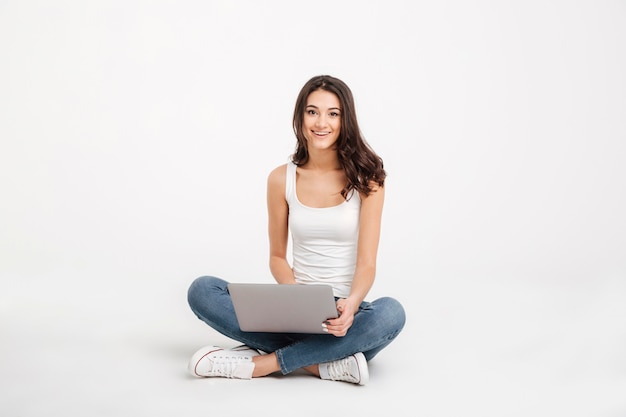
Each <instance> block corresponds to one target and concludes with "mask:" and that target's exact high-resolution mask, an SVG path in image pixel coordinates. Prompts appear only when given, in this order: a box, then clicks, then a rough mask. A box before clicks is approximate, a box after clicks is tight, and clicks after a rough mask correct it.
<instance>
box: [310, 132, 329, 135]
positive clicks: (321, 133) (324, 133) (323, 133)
mask: <svg viewBox="0 0 626 417" xmlns="http://www.w3.org/2000/svg"><path fill="white" fill-rule="evenodd" d="M313 133H315V134H316V135H326V134H328V132H313Z"/></svg>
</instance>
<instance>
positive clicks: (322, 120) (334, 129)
mask: <svg viewBox="0 0 626 417" xmlns="http://www.w3.org/2000/svg"><path fill="white" fill-rule="evenodd" d="M340 130H341V104H340V103H339V98H338V97H337V96H336V95H335V94H333V93H331V92H329V91H326V90H316V91H313V92H312V93H311V94H309V96H308V97H307V100H306V107H305V109H304V120H303V123H302V133H303V134H304V137H306V140H307V145H308V148H309V151H310V150H312V149H319V150H324V149H333V147H334V145H335V142H337V139H338V138H339V131H340Z"/></svg>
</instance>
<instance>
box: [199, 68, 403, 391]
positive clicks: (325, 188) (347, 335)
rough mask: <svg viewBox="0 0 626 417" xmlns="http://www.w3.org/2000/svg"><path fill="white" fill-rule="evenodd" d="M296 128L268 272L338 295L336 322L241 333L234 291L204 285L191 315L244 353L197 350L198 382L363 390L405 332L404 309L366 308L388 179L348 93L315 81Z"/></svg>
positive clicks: (273, 223) (210, 281)
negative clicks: (305, 376)
mask: <svg viewBox="0 0 626 417" xmlns="http://www.w3.org/2000/svg"><path fill="white" fill-rule="evenodd" d="M293 128H294V132H295V135H296V138H297V145H296V150H295V153H294V154H293V155H292V156H291V160H290V161H289V162H288V163H287V164H284V165H281V166H279V167H277V168H275V169H274V170H273V171H272V172H271V173H270V174H269V176H268V180H267V206H268V222H269V225H268V231H269V244H270V245H269V246H270V262H269V263H270V270H271V272H272V275H273V276H274V278H275V279H276V281H277V282H278V283H280V284H305V285H306V284H316V283H324V284H329V285H331V286H332V287H333V291H334V295H335V299H336V304H337V311H338V312H339V317H338V318H336V319H333V320H328V321H326V322H325V323H320V326H322V327H323V328H324V331H325V332H326V333H327V334H292V333H290V334H280V333H278V334H277V333H256V332H254V333H247V332H242V331H241V330H240V329H239V326H238V324H237V319H236V317H235V312H234V309H233V305H232V302H231V299H230V295H229V293H228V290H227V284H228V282H227V281H225V280H223V279H221V278H217V277H200V278H198V279H196V280H195V281H194V282H193V283H192V285H191V287H190V288H189V293H188V300H189V305H190V306H191V309H192V310H193V312H194V313H195V314H196V315H197V316H198V318H200V319H201V320H203V321H204V322H205V323H207V324H208V325H209V326H211V327H212V328H214V329H215V330H217V331H218V332H220V333H222V334H224V335H225V336H227V337H229V338H231V339H234V340H237V341H239V342H241V343H243V344H244V345H242V346H240V347H238V348H234V349H222V348H219V347H216V346H206V347H204V348H202V349H200V350H198V351H197V352H196V353H195V354H194V355H193V356H192V358H191V361H190V362H189V371H190V372H191V373H192V374H193V375H195V376H202V377H215V376H218V377H226V378H241V379H250V378H255V377H262V376H266V375H270V374H272V373H275V372H281V373H282V374H288V373H290V372H293V371H295V370H297V369H305V370H306V371H308V372H310V373H311V374H313V375H315V376H318V377H320V378H322V379H329V380H338V381H347V382H352V383H356V384H361V385H363V384H365V383H367V381H368V379H369V373H368V369H367V362H368V361H369V360H371V359H372V358H373V357H374V356H376V354H378V352H380V351H381V350H382V349H383V348H384V347H386V346H387V345H389V343H391V341H392V340H394V339H395V337H396V336H398V334H399V333H400V331H401V330H402V328H403V327H404V323H405V313H404V309H403V307H402V305H401V304H400V303H399V302H398V301H397V300H395V299H393V298H389V297H383V298H379V299H376V300H373V301H369V302H368V301H366V300H365V299H366V297H367V294H368V292H369V291H370V289H371V287H372V284H373V282H374V277H375V274H376V255H377V251H378V243H379V236H380V224H381V215H382V209H383V201H384V195H385V189H384V183H385V177H386V172H385V170H384V168H383V162H382V159H381V158H380V157H379V156H378V155H377V154H376V153H375V152H374V151H373V150H372V149H371V147H370V146H369V145H368V144H367V143H366V141H365V140H364V139H363V137H362V136H361V132H360V129H359V125H358V123H357V117H356V113H355V106H354V99H353V97H352V92H351V91H350V89H349V88H348V86H347V85H346V84H345V83H344V82H343V81H341V80H339V79H337V78H334V77H331V76H328V75H320V76H316V77H313V78H312V79H310V80H309V81H308V82H307V83H306V84H305V85H304V86H303V88H302V90H301V91H300V94H299V95H298V98H297V101H296V106H295V110H294V115H293ZM289 233H291V237H292V251H293V253H292V259H293V265H289V263H288V261H287V241H288V236H289Z"/></svg>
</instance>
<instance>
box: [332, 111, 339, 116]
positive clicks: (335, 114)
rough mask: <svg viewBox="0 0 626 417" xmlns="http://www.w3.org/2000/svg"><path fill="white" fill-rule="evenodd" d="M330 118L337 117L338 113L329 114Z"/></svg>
mask: <svg viewBox="0 0 626 417" xmlns="http://www.w3.org/2000/svg"><path fill="white" fill-rule="evenodd" d="M330 116H331V117H339V113H337V112H335V111H334V112H332V113H330Z"/></svg>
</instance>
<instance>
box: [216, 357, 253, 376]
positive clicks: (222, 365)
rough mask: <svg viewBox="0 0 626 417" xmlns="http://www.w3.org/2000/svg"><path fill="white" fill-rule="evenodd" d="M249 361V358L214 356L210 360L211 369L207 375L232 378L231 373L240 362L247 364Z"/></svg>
mask: <svg viewBox="0 0 626 417" xmlns="http://www.w3.org/2000/svg"><path fill="white" fill-rule="evenodd" d="M249 360H250V357H249V356H239V355H232V356H225V355H224V356H221V355H220V356H216V357H215V358H213V359H211V360H210V362H211V369H210V370H209V373H210V374H211V375H213V376H222V377H225V378H232V376H233V372H234V371H235V369H236V368H237V366H239V364H240V363H242V362H248V361H249Z"/></svg>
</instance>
